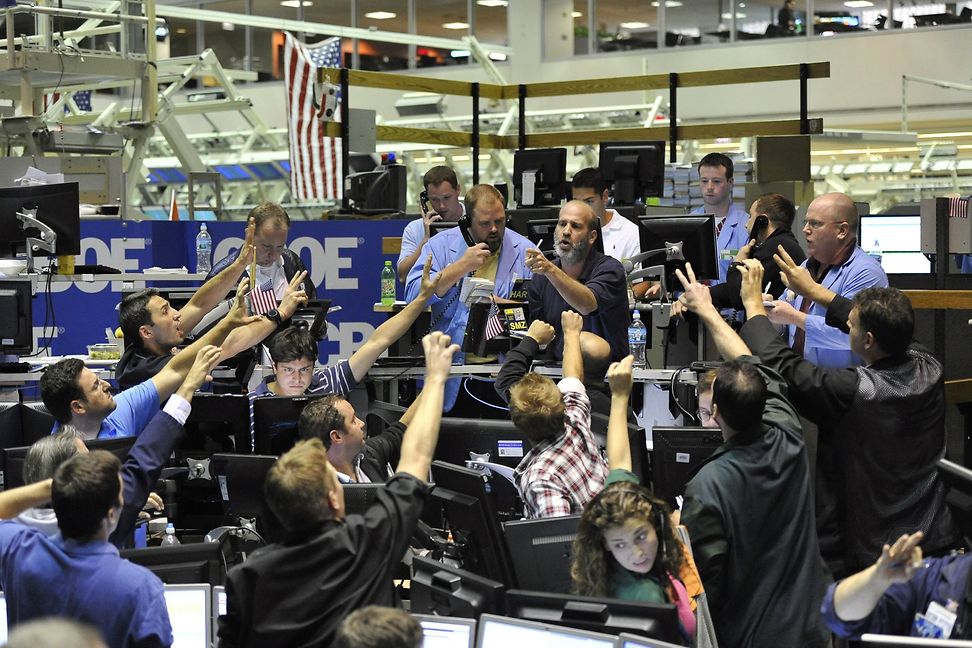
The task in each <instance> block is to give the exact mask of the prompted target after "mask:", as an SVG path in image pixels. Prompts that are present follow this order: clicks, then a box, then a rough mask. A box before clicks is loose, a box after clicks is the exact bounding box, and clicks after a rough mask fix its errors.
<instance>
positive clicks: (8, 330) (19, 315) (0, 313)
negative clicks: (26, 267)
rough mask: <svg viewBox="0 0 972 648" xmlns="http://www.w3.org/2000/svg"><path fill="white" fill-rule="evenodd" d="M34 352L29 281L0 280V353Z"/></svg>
mask: <svg viewBox="0 0 972 648" xmlns="http://www.w3.org/2000/svg"><path fill="white" fill-rule="evenodd" d="M33 351H34V308H33V302H32V295H31V289H30V279H26V278H25V279H22V280H21V279H0V353H10V354H17V355H27V354H29V353H32V352H33Z"/></svg>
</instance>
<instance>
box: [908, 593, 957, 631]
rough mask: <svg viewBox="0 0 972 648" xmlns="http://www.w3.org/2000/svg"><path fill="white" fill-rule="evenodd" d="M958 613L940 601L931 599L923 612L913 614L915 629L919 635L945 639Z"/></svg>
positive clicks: (953, 625)
mask: <svg viewBox="0 0 972 648" xmlns="http://www.w3.org/2000/svg"><path fill="white" fill-rule="evenodd" d="M957 618H958V615H957V614H956V613H955V612H954V611H952V610H949V609H948V608H946V607H945V606H943V605H942V604H941V603H938V602H936V601H932V602H931V603H929V604H928V609H927V610H926V611H925V613H924V614H916V615H915V624H914V627H915V630H916V631H917V632H918V636H919V637H928V638H935V639H947V638H948V637H950V636H951V635H952V628H953V627H955V621H956V619H957Z"/></svg>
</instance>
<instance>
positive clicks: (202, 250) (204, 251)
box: [196, 223, 213, 273]
mask: <svg viewBox="0 0 972 648" xmlns="http://www.w3.org/2000/svg"><path fill="white" fill-rule="evenodd" d="M212 251H213V237H212V236H210V235H209V232H208V231H207V229H206V223H203V224H202V225H200V226H199V233H198V234H196V272H198V273H208V272H209V271H210V270H212V269H213V260H212V256H211V253H212Z"/></svg>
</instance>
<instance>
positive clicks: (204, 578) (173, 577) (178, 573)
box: [120, 542, 226, 585]
mask: <svg viewBox="0 0 972 648" xmlns="http://www.w3.org/2000/svg"><path fill="white" fill-rule="evenodd" d="M120 554H121V557H122V558H125V559H126V560H130V561H132V562H133V563H135V564H136V565H141V566H142V567H145V568H146V569H148V570H149V571H150V572H152V573H153V574H155V575H156V576H158V577H159V578H160V579H161V580H162V582H163V583H165V584H167V585H190V584H193V583H208V584H209V585H222V584H223V583H224V581H225V580H226V567H225V562H224V557H223V554H222V552H221V550H220V543H218V542H194V543H190V544H180V545H161V546H158V547H145V548H141V549H122V550H121V552H120Z"/></svg>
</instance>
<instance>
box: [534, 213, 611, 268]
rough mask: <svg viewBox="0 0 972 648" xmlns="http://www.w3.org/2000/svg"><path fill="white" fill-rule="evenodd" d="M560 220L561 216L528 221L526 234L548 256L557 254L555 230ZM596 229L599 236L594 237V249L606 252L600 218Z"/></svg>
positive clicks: (602, 252)
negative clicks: (555, 249)
mask: <svg viewBox="0 0 972 648" xmlns="http://www.w3.org/2000/svg"><path fill="white" fill-rule="evenodd" d="M559 222H560V218H559V217H554V218H538V219H534V220H530V221H527V223H526V231H527V233H526V234H525V236H526V237H527V238H528V239H530V242H532V243H533V244H534V246H536V247H537V249H539V250H540V251H541V252H543V253H545V255H546V256H547V258H553V257H554V256H555V254H556V253H555V251H554V242H555V241H556V238H555V236H554V234H556V232H555V230H556V229H557V223H559ZM595 229H597V238H596V239H594V249H595V250H597V251H598V252H600V253H601V254H604V234H603V233H602V232H601V221H600V220H598V221H597V223H596V225H595Z"/></svg>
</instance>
